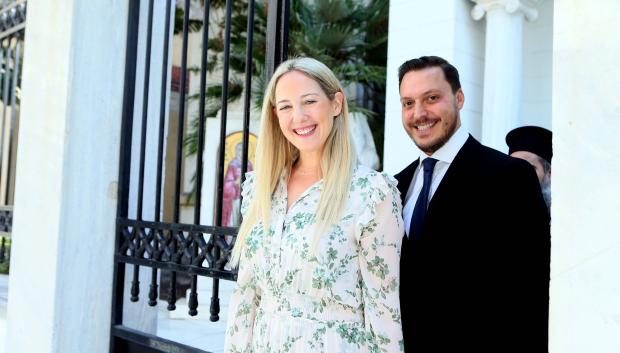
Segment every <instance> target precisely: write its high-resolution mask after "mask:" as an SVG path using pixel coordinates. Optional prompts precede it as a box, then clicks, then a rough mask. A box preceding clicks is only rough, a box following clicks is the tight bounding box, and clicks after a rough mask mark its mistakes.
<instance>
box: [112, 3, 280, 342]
mask: <svg viewBox="0 0 620 353" xmlns="http://www.w3.org/2000/svg"><path fill="white" fill-rule="evenodd" d="M147 2H148V4H147V6H148V12H147V13H146V15H147V16H145V17H144V18H142V17H140V0H130V1H128V4H129V18H128V26H127V28H128V33H127V47H126V68H125V93H124V100H123V119H122V126H121V146H120V165H119V188H118V208H117V222H116V247H115V249H116V252H115V264H116V265H115V271H114V283H115V288H114V297H113V303H114V304H113V310H112V340H111V342H112V345H111V352H112V353H114V352H126V351H131V352H162V351H174V352H180V353H189V352H201V353H202V352H203V351H202V350H199V349H196V348H191V347H188V346H185V345H182V344H179V343H176V342H172V341H169V340H165V339H162V338H160V337H156V336H153V335H149V334H146V333H142V332H139V331H136V330H133V329H130V328H128V327H126V326H124V325H123V303H124V300H123V299H124V296H126V295H129V298H130V300H131V301H138V300H139V298H140V285H139V283H140V282H139V273H140V270H141V268H144V267H146V268H148V269H149V270H150V275H151V278H150V280H151V281H150V285H149V290H148V295H147V298H148V304H149V305H151V306H155V305H157V302H158V301H157V299H158V294H159V292H158V288H159V286H162V287H163V286H165V285H167V287H168V288H167V291H164V290H163V288H162V291H164V293H165V294H167V295H166V297H167V298H166V299H167V302H168V303H167V304H168V306H167V308H168V310H175V309H176V299H177V298H176V294H177V286H178V278H177V274H184V275H185V276H187V275H189V276H190V278H191V287H190V292H189V295H188V298H187V301H188V309H189V310H188V313H189V315H191V316H194V315H196V314H197V313H198V299H197V276H203V277H209V278H211V280H212V281H213V286H212V293H211V301H210V307H209V311H210V319H211V321H218V320H219V313H220V305H219V280H232V281H236V279H237V273H236V271H235V270H232V269H230V268H228V267H227V266H226V265H227V262H228V260H229V258H230V254H231V251H232V247H233V245H234V241H235V239H236V233H237V228H236V227H224V226H222V224H221V218H222V217H221V208H222V192H223V188H222V183H223V165H224V149H223V148H220V152H219V155H218V165H217V167H216V168H215V170H212V172H213V173H215V175H217V178H216V179H217V181H216V183H217V185H216V188H215V189H216V193H215V195H209V197H214V198H215V203H216V205H215V212H214V213H215V215H214V220H215V221H214V223H215V224H214V225H204V224H201V220H200V211H201V208H200V205H201V197H202V196H203V195H202V193H201V191H202V175H203V170H205V168H204V166H203V155H202V152H203V151H204V146H205V136H204V130H205V126H206V116H205V95H206V92H207V85H206V82H207V80H206V75H207V71H208V63H207V61H208V60H211V59H210V56H208V55H207V47H208V46H207V45H202V53H201V55H202V58H201V61H200V63H201V66H200V92H199V109H198V117H197V120H198V122H197V127H198V133H197V156H196V157H197V158H196V177H195V180H194V182H195V188H194V190H195V194H194V200H195V204H194V215H193V224H185V223H182V222H180V208H181V203H180V196H181V180H182V169H183V168H184V167H183V165H182V163H183V162H186V161H187V160H184V151H183V148H184V146H183V138H184V136H185V133H186V130H187V127H186V126H185V121H184V120H185V119H183V117H185V114H186V106H185V105H186V94H188V93H189V92H187V90H186V89H180V90H178V93H176V94H178V96H179V99H178V102H179V106H178V114H176V116H178V117H180V118H178V121H176V126H174V129H175V130H174V131H173V130H167V128H169V127H170V125H166V121H167V114H166V111H165V109H166V108H168V104H167V102H169V97H168V93H169V92H170V91H171V90H170V87H167V85H168V84H169V81H168V76H169V75H170V74H171V72H170V71H171V70H170V67H169V63H168V57H169V54H168V50H169V48H170V47H172V46H171V45H170V43H169V40H168V38H169V37H168V35H165V36H164V40H163V41H164V43H163V44H164V45H163V50H162V52H160V53H153V52H152V45H151V44H152V43H151V41H152V33H153V32H154V29H153V26H154V20H153V13H154V11H153V7H154V4H155V1H154V0H147ZM176 3H177V1H172V0H166V2H165V6H166V15H165V17H164V18H165V21H164V22H165V26H164V31H163V33H171V32H172V28H171V23H170V22H171V21H170V18H171V17H172V16H171V11H172V9H174V7H173V6H175V4H176ZM179 3H182V4H183V9H184V14H183V15H184V16H183V20H182V21H183V22H182V24H183V30H182V32H180V33H179V34H180V36H181V38H182V45H181V48H182V49H181V63H180V64H181V67H180V72H181V73H186V72H188V58H187V54H188V33H189V31H190V24H189V22H190V16H189V8H190V0H184V1H182V2H180V1H179ZM288 3H289V1H288V0H277V1H275V2H274V1H273V0H270V1H269V7H268V10H269V21H268V27H269V28H270V30H269V33H270V34H268V35H267V46H268V48H269V49H268V52H269V54H268V56H270V55H271V56H273V58H271V57H268V58H267V68H266V72H267V73H272V72H273V71H274V68H275V66H277V65H278V64H279V63H280V62H281V61H282V60H284V59H285V58H286V42H287V31H288V19H283V18H282V16H288V11H289V10H288V7H289V4H288ZM272 4H273V5H272ZM225 5H226V6H225V8H224V11H225V12H224V13H223V14H224V19H225V21H224V24H225V29H224V35H223V38H224V43H223V45H224V49H225V50H224V55H223V70H222V71H223V74H222V81H221V82H222V94H221V102H222V105H221V107H222V108H221V126H220V129H221V134H220V135H221V136H220V145H221V146H223V145H224V139H225V136H226V122H227V105H226V102H228V100H229V93H228V84H227V83H228V82H229V77H228V67H229V56H230V55H231V53H230V37H231V12H232V6H233V0H227V1H226V4H225ZM247 6H248V24H247V31H248V35H247V42H246V45H247V48H248V50H247V52H246V61H247V63H246V65H247V66H246V73H245V75H246V77H245V84H246V87H248V88H249V87H251V77H252V66H251V54H252V38H253V36H252V32H253V30H254V6H255V3H254V1H253V0H249V1H248V4H247ZM209 8H210V2H209V1H208V0H207V1H204V8H203V9H204V13H203V14H202V15H203V18H202V24H203V25H202V28H200V30H201V31H202V41H203V43H208V42H209V37H208V36H209V28H210V26H209V19H210V18H211V17H212V16H209ZM142 20H145V21H146V26H145V28H146V35H145V37H143V39H142V40H144V42H143V43H140V44H145V45H144V48H145V50H144V57H141V58H140V59H138V49H137V48H138V44H139V43H138V28H139V27H140V26H139V23H140V21H142ZM274 21H275V22H274ZM282 31H284V33H282ZM272 37H273V38H272ZM160 55H161V62H162V68H161V75H162V81H161V82H162V85H161V91H160V96H159V98H158V99H159V101H156V102H152V101H154V100H155V99H153V97H154V96H155V95H154V94H153V92H149V79H150V78H151V77H152V76H153V74H152V72H155V71H157V70H151V61H152V60H151V58H152V56H160ZM139 60H144V61H143V63H142V64H143V65H138V64H137V61H139ZM139 66H140V67H142V68H143V69H144V75H143V76H142V77H143V80H144V81H143V82H137V81H136V76H137V75H136V68H137V67H139ZM172 74H174V72H172ZM269 75H270V74H268V76H269ZM266 78H267V79H268V78H269V77H266ZM188 79H189V76H188V75H184V74H181V75H180V77H179V80H180V82H178V87H187V86H188V85H187V80H188ZM140 87H141V88H140ZM137 90H138V91H137ZM149 99H150V100H149ZM244 99H245V101H244V120H243V134H244V137H243V141H244V142H243V157H242V158H243V160H242V164H243V167H242V168H243V171H245V170H246V169H245V168H246V164H247V160H248V151H247V150H248V145H249V143H248V136H249V115H250V89H247V90H246V94H245V97H244ZM136 100H139V101H140V102H141V110H140V112H141V113H140V114H139V115H138V113H134V110H135V101H136ZM153 104H157V105H159V106H160V114H159V116H158V117H156V116H152V115H150V114H148V107H149V105H153ZM154 118H155V119H157V118H158V119H159V125H158V127H157V131H151V132H150V134H151V135H150V136H157V141H156V144H157V148H156V149H149V148H146V141H147V136H149V132H147V126H149V128H151V127H150V126H154V125H153V124H151V125H149V124H148V121H150V120H151V119H154ZM138 119H140V120H139V126H140V131H138V132H137V133H135V134H134V132H133V127H134V121H136V123H138ZM170 119H172V117H170ZM175 119H177V118H175ZM136 125H138V124H136ZM165 136H168V138H172V139H173V140H172V141H173V142H170V141H168V142H167V143H165V142H166V141H164V137H165ZM134 138H137V139H138V140H136V141H133V139H134ZM153 140H154V139H153ZM165 145H166V146H168V147H167V148H168V151H167V153H169V156H173V157H171V159H172V161H167V162H166V163H168V164H167V165H166V166H164V146H165ZM132 149H134V150H135V151H134V152H135V153H132ZM154 151H156V152H155V153H153V154H156V157H155V160H156V161H157V167H156V169H155V171H154V173H153V171H151V174H154V175H155V176H154V178H153V179H154V180H155V185H154V186H155V189H154V190H151V192H154V200H155V201H154V205H153V206H154V213H153V215H154V216H153V219H152V220H145V219H144V217H143V206H144V198H145V194H146V195H148V194H149V192H148V190H145V182H144V180H145V174H149V173H148V172H147V171H146V170H145V166H146V163H147V162H146V160H147V154H148V153H150V152H154ZM132 155H135V156H136V157H138V158H132ZM132 166H135V170H137V171H138V172H137V175H135V177H136V178H137V179H136V180H134V181H133V182H132V183H131V185H130V178H132V177H134V176H130V175H131V170H132ZM165 168H167V169H168V170H170V171H172V172H170V173H169V174H167V175H166V177H167V179H166V180H164V178H163V175H162V174H163V170H164V169H165ZM164 184H166V185H168V186H171V187H170V189H174V194H173V195H169V196H170V199H171V200H170V199H168V200H169V201H168V202H170V203H169V204H168V206H171V208H172V212H171V214H168V218H167V219H168V220H171V221H170V222H162V220H161V217H162V212H161V208H162V195H161V194H162V190H163V189H164V188H163V187H162V186H163V185H164ZM130 188H131V191H132V192H131V193H132V195H135V196H136V200H135V202H136V204H135V205H132V206H135V207H133V208H132V207H130V206H129V203H130V201H129V200H130V197H129V194H130ZM151 195H152V194H151ZM130 208H131V209H132V210H135V213H136V214H135V216H131V217H130V216H129V214H130V212H129V209H130ZM127 265H129V266H131V270H132V273H131V285H130V288H125V275H126V266H127ZM161 272H165V273H166V274H169V276H168V277H169V278H168V279H166V282H167V283H161V282H158V274H160V273H161ZM162 279H163V277H162Z"/></svg>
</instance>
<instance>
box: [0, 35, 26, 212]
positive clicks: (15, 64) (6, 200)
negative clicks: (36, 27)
mask: <svg viewBox="0 0 620 353" xmlns="http://www.w3.org/2000/svg"><path fill="white" fill-rule="evenodd" d="M22 35H23V32H20V33H18V34H17V36H16V37H15V38H16V40H15V58H14V59H13V82H12V87H11V92H12V94H11V120H10V122H9V146H8V151H7V164H6V175H7V177H6V191H5V194H4V204H5V205H8V204H9V196H10V195H11V160H12V158H11V156H12V154H13V127H14V126H15V96H17V90H16V89H17V79H18V77H19V55H20V50H19V48H20V39H21V38H20V37H21V36H22Z"/></svg>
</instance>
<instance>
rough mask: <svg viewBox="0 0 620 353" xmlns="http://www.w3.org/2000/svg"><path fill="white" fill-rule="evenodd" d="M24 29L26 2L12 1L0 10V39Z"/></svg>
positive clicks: (23, 0)
mask: <svg viewBox="0 0 620 353" xmlns="http://www.w3.org/2000/svg"><path fill="white" fill-rule="evenodd" d="M24 28H26V1H25V0H22V1H12V2H10V3H9V4H8V5H7V6H6V7H4V8H1V9H0V38H4V37H7V36H9V35H11V34H13V33H15V32H18V31H21V30H23V29H24Z"/></svg>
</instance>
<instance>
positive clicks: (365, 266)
mask: <svg viewBox="0 0 620 353" xmlns="http://www.w3.org/2000/svg"><path fill="white" fill-rule="evenodd" d="M348 119H349V116H348V108H347V102H346V99H345V97H344V93H343V89H342V87H341V85H340V83H339V82H338V80H337V79H336V77H335V76H334V74H333V72H332V71H331V70H330V69H328V68H327V67H326V66H325V65H324V64H322V63H320V62H319V61H316V60H314V59H310V58H297V59H292V60H288V61H286V62H284V63H282V64H281V65H280V66H279V67H278V69H277V70H276V72H275V73H274V75H273V77H272V78H271V81H270V82H269V85H268V86H267V91H266V94H265V99H264V101H263V107H262V121H261V127H260V133H259V138H258V146H257V151H256V163H255V171H254V172H252V173H248V177H247V180H246V181H245V183H244V184H243V190H242V195H243V205H242V213H243V215H244V220H243V223H242V224H241V228H240V229H239V235H238V237H237V241H236V244H235V249H234V251H233V255H232V262H233V264H234V265H236V264H238V265H239V276H238V279H237V284H238V287H237V289H236V291H235V292H234V294H233V295H232V297H231V299H230V308H229V314H228V321H227V330H226V342H225V349H224V351H225V352H228V353H233V352H242V353H250V352H251V353H263V352H264V353H266V352H279V353H283V352H295V353H300V352H334V353H343V352H402V351H403V342H402V328H401V323H400V305H399V294H398V293H399V291H398V289H399V259H400V247H401V239H402V236H403V233H404V228H403V222H402V219H401V204H400V197H399V194H398V190H397V189H396V187H395V181H393V179H392V178H391V177H388V176H387V175H383V174H379V173H377V172H375V171H373V170H371V169H368V168H366V167H363V166H360V165H357V163H356V155H355V151H354V150H353V145H352V142H351V140H350V137H349V130H348Z"/></svg>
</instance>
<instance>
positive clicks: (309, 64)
mask: <svg viewBox="0 0 620 353" xmlns="http://www.w3.org/2000/svg"><path fill="white" fill-rule="evenodd" d="M290 71H298V72H301V73H303V74H305V75H307V76H308V77H310V78H311V79H313V80H314V81H316V82H317V83H318V84H319V86H320V87H321V89H322V90H323V92H324V93H325V94H326V95H327V97H328V98H329V99H332V100H333V99H335V94H336V93H337V92H341V93H342V94H343V97H344V90H343V88H342V85H341V84H340V81H338V79H337V78H336V76H335V75H334V73H333V72H332V71H331V70H330V69H329V68H328V67H327V66H325V64H323V63H321V62H320V61H318V60H315V59H312V58H295V59H291V60H287V61H285V62H283V63H282V64H280V66H278V68H277V70H276V71H275V72H274V74H273V76H272V77H271V80H270V81H269V84H268V85H267V90H266V91H265V98H264V99H263V107H262V113H261V125H260V132H259V134H258V143H257V145H256V155H255V161H256V162H255V163H254V166H255V169H254V172H255V178H256V179H255V180H256V182H255V189H254V195H253V198H252V201H251V203H250V205H249V207H248V209H247V212H246V214H245V215H244V218H243V222H242V223H241V227H240V228H239V233H238V234H237V239H236V241H235V247H234V249H233V253H232V258H231V265H232V266H236V265H238V263H239V259H240V257H241V253H242V251H243V248H244V247H245V240H246V237H247V235H248V234H249V233H250V231H251V230H252V228H253V227H254V226H255V225H256V223H257V222H259V221H262V224H263V227H264V228H265V230H266V229H268V228H269V219H270V215H271V197H272V195H273V193H274V191H275V189H276V186H277V185H278V180H279V178H280V176H281V175H282V172H283V171H286V172H287V174H288V175H290V174H291V169H292V166H293V162H294V161H295V159H296V158H297V157H298V156H299V150H298V149H297V148H296V147H295V146H293V144H291V143H290V142H289V141H288V140H287V139H286V137H284V135H283V134H282V130H280V125H279V124H278V117H277V116H276V114H275V112H274V106H275V89H276V85H277V83H278V80H279V79H280V77H282V76H283V75H284V74H286V73H288V72H290ZM356 163H357V157H356V154H355V149H354V147H353V143H352V141H351V137H350V133H349V108H348V105H347V100H346V98H343V102H342V109H341V111H340V114H339V115H338V116H336V117H335V118H334V124H333V127H332V130H331V132H330V134H329V136H328V137H327V140H326V141H325V147H324V148H323V154H322V156H321V174H322V175H323V191H322V193H321V198H320V200H319V204H318V205H317V210H316V214H315V223H316V224H315V232H314V233H315V234H314V237H313V240H312V247H313V249H314V248H316V246H317V244H318V242H319V240H320V237H321V236H322V233H324V232H325V231H326V230H327V229H328V227H330V226H331V225H333V224H335V223H337V222H338V220H339V219H340V217H341V214H342V211H343V209H344V207H345V202H346V200H347V198H348V196H349V188H350V183H351V178H352V176H353V170H354V168H355V165H356Z"/></svg>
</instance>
